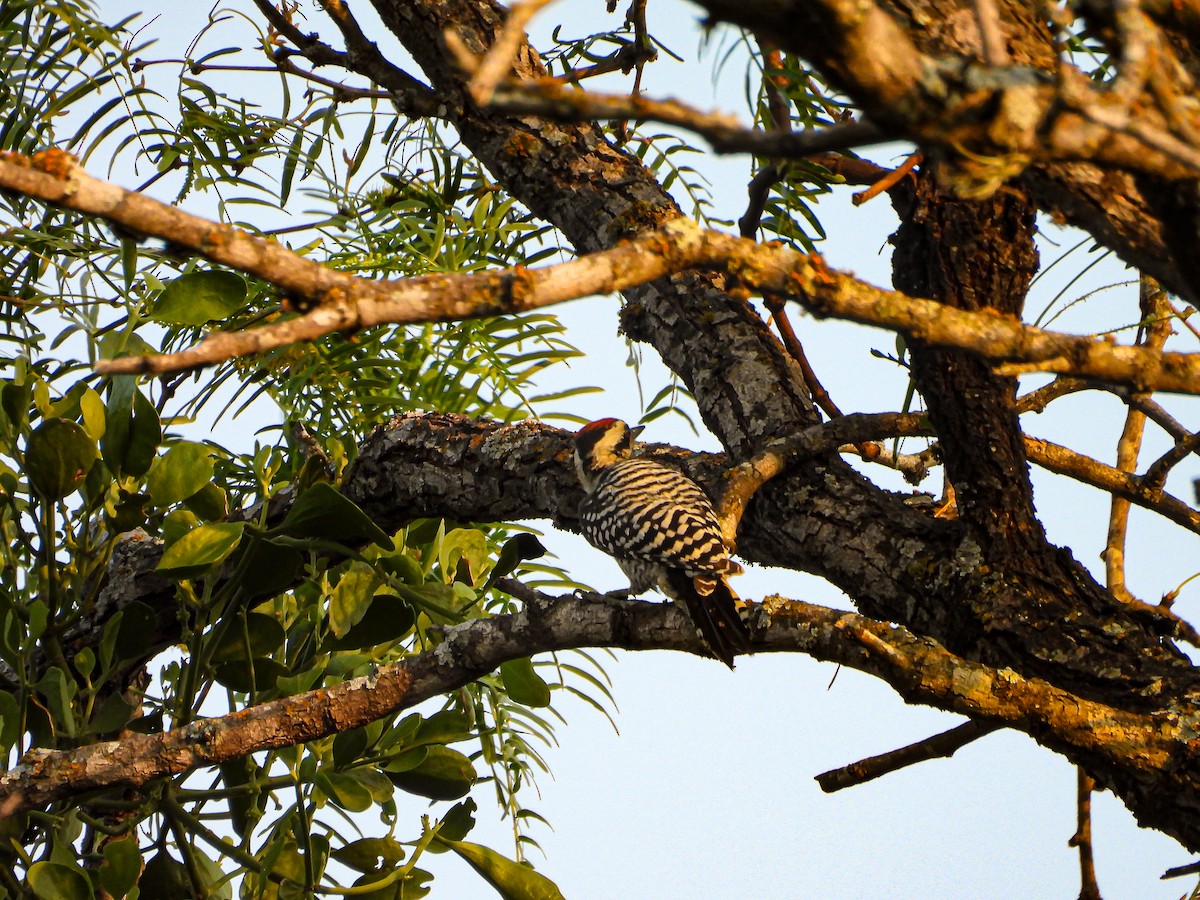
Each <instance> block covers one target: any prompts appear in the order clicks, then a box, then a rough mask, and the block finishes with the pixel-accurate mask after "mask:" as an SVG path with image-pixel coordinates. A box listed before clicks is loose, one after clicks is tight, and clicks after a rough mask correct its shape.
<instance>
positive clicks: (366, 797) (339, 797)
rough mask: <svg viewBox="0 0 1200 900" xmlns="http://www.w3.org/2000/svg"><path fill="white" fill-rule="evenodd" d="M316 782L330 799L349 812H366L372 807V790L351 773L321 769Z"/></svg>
mask: <svg viewBox="0 0 1200 900" xmlns="http://www.w3.org/2000/svg"><path fill="white" fill-rule="evenodd" d="M316 783H317V786H318V787H320V788H321V790H322V791H324V792H325V794H326V795H327V796H328V797H329V799H330V800H332V801H333V802H334V803H336V804H337V805H338V806H340V807H341V808H342V809H345V810H348V811H349V812H365V811H367V810H368V809H370V808H371V805H372V802H373V800H372V797H371V792H370V791H368V790H367V789H366V787H364V786H363V785H362V784H361V783H360V782H359V781H358V779H356V778H355V777H354V776H353V775H352V774H351V773H343V772H329V771H320V772H318V773H317V776H316Z"/></svg>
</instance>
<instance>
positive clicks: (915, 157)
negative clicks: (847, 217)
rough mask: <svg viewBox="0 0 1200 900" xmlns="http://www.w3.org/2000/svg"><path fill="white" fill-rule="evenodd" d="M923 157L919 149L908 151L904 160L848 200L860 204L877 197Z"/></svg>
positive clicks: (919, 162)
mask: <svg viewBox="0 0 1200 900" xmlns="http://www.w3.org/2000/svg"><path fill="white" fill-rule="evenodd" d="M924 159H925V156H924V154H922V153H920V152H919V151H918V152H917V153H910V154H909V155H908V158H907V159H905V160H904V162H902V163H900V165H898V166H897V167H896V168H894V169H892V171H891V172H889V173H888V174H887V175H884V176H883V177H882V178H880V179H879V180H878V181H876V182H875V183H874V184H873V185H871V186H870V187H869V188H867V189H866V190H865V191H859V192H858V193H857V194H854V195H853V196H852V197H851V198H850V202H851V203H853V204H854V205H855V206H862V205H863V204H864V203H866V202H867V201H868V200H870V199H871V198H872V197H878V196H879V195H880V194H882V193H883V192H884V191H886V190H890V189H891V188H893V187H895V186H896V185H897V184H899V183H900V180H901V179H902V178H904V176H905V175H907V174H908V173H909V172H911V171H912V170H913V169H915V168H916V167H917V166H919V165H920V164H921V163H922V162H923V161H924Z"/></svg>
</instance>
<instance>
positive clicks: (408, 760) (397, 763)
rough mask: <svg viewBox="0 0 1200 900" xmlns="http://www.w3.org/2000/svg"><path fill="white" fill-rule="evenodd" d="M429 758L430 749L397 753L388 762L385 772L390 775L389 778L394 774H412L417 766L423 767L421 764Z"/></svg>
mask: <svg viewBox="0 0 1200 900" xmlns="http://www.w3.org/2000/svg"><path fill="white" fill-rule="evenodd" d="M427 756H429V748H428V747H413V748H412V749H411V750H405V751H404V752H403V753H397V754H396V755H395V756H393V757H392V758H391V759H390V760H388V764H387V766H385V767H384V771H385V773H387V774H388V777H389V778H390V777H391V773H392V772H411V771H412V770H413V769H415V768H416V767H417V766H419V765H421V763H423V762H425V758H426V757H427Z"/></svg>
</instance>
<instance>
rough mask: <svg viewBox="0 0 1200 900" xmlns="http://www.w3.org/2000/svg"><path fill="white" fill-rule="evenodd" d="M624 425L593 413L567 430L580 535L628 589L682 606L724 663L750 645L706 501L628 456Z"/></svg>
mask: <svg viewBox="0 0 1200 900" xmlns="http://www.w3.org/2000/svg"><path fill="white" fill-rule="evenodd" d="M641 430H642V429H641V428H636V429H631V428H630V427H629V426H628V425H626V424H625V423H624V422H622V421H621V420H620V419H600V420H599V421H596V422H592V423H590V424H588V425H585V426H584V427H583V428H581V429H580V430H579V433H578V434H576V435H575V468H576V470H577V471H578V472H579V480H580V481H581V482H582V483H583V487H584V490H586V491H587V498H586V499H585V500H584V501H583V504H582V505H581V506H580V517H579V520H580V525H581V527H582V531H583V536H584V537H585V538H587V540H588V543H590V544H591V545H592V546H593V547H596V548H598V549H600V550H603V551H604V552H605V553H607V554H609V555H610V556H611V557H613V558H614V559H615V560H616V561H617V563H618V565H620V567H621V570H622V571H623V572H624V573H625V574H626V575H627V576H628V577H629V581H630V585H629V591H630V593H633V594H638V593H642V592H643V591H646V590H651V589H653V590H657V591H659V592H661V593H663V594H665V595H666V596H668V597H670V598H671V599H672V600H674V601H675V602H676V603H678V604H679V605H680V606H682V607H683V608H684V610H685V611H686V612H687V614H688V615H689V616H690V617H691V619H692V622H693V623H694V624H695V625H696V630H697V631H698V632H699V633H700V637H701V639H702V640H703V641H704V643H705V645H706V646H707V647H708V649H709V650H710V651H711V652H712V655H713V656H714V657H716V658H717V659H719V660H721V662H723V663H725V665H727V666H729V668H731V669H732V668H733V657H734V654H735V653H737V652H742V653H745V652H748V651H749V649H750V632H749V629H747V627H746V624H745V622H743V621H742V618H741V615H740V613H739V611H738V605H737V595H736V594H734V593H733V591H732V589H731V588H730V587H729V583H728V582H727V581H726V578H727V577H728V576H730V575H738V574H740V573H741V571H742V568H741V566H739V565H738V564H737V563H735V562H734V561H733V560H731V559H730V558H729V553H728V551H727V550H726V548H725V542H724V540H723V539H722V537H721V525H720V523H719V522H718V521H717V514H716V512H714V510H713V507H712V503H710V502H709V499H708V497H707V496H706V495H705V493H704V491H702V490H701V489H700V486H699V485H697V484H696V482H694V481H692V480H691V479H690V478H688V477H687V476H686V475H683V474H682V473H680V472H677V471H676V470H675V469H672V468H669V467H667V466H664V465H662V464H660V463H657V462H654V461H653V460H649V459H643V458H641V457H635V456H633V444H634V438H636V437H637V435H638V433H640V432H641Z"/></svg>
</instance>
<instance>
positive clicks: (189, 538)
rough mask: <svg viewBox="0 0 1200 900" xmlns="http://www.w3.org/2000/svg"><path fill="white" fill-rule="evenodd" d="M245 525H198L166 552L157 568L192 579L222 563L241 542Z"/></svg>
mask: <svg viewBox="0 0 1200 900" xmlns="http://www.w3.org/2000/svg"><path fill="white" fill-rule="evenodd" d="M245 528H246V524H245V523H244V522H225V523H222V524H219V525H198V526H197V527H196V528H193V529H192V530H191V531H189V532H188V533H187V534H185V535H184V536H183V537H181V538H180V539H179V540H177V541H176V542H175V543H173V544H172V545H171V546H170V547H168V548H167V549H166V550H164V551H163V555H162V557H161V558H160V559H159V561H158V565H157V566H155V569H156V570H157V571H159V572H167V573H170V574H172V575H174V576H175V577H177V578H191V577H193V575H196V574H199V573H200V572H203V571H206V570H208V569H211V568H213V567H214V566H216V565H218V564H220V563H221V562H223V561H224V560H225V558H226V557H228V556H229V554H230V553H232V552H233V551H234V549H235V548H236V547H237V545H238V542H239V541H240V540H241V539H242V532H243V531H244V530H245Z"/></svg>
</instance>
